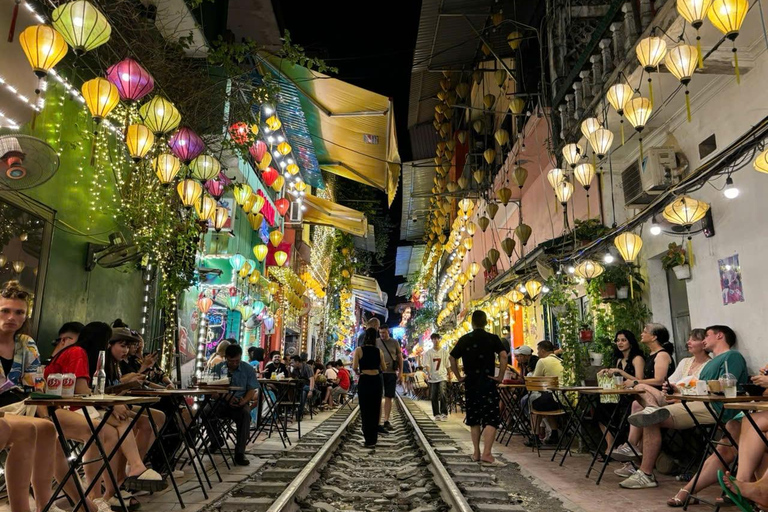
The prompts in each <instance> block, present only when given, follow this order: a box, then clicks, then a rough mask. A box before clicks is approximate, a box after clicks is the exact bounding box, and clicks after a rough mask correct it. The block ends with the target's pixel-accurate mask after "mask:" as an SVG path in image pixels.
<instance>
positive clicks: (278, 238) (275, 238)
mask: <svg viewBox="0 0 768 512" xmlns="http://www.w3.org/2000/svg"><path fill="white" fill-rule="evenodd" d="M269 241H270V243H271V244H272V247H277V246H278V245H280V242H282V241H283V232H282V231H280V230H277V229H276V230H274V231H272V232H271V233H270V234H269Z"/></svg>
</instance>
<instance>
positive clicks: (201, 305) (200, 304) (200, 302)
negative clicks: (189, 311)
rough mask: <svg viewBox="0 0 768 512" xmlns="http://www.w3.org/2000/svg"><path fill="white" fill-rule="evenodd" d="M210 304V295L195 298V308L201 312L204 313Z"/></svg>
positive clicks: (211, 302)
mask: <svg viewBox="0 0 768 512" xmlns="http://www.w3.org/2000/svg"><path fill="white" fill-rule="evenodd" d="M211 306H213V300H211V298H210V297H200V298H199V299H197V309H199V310H200V312H201V313H202V314H204V315H205V314H206V313H208V311H209V310H210V309H211Z"/></svg>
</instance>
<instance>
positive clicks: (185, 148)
mask: <svg viewBox="0 0 768 512" xmlns="http://www.w3.org/2000/svg"><path fill="white" fill-rule="evenodd" d="M168 146H169V147H170V148H171V153H173V154H174V156H176V158H178V159H179V160H181V161H182V162H184V163H185V164H189V162H191V161H192V160H194V159H195V158H196V157H198V156H199V155H200V154H201V153H202V152H203V150H204V149H205V142H203V139H201V138H200V136H199V135H198V134H196V133H195V132H193V131H192V129H191V128H187V127H186V126H182V127H181V128H179V129H178V130H176V131H175V132H174V134H173V135H171V138H170V139H168Z"/></svg>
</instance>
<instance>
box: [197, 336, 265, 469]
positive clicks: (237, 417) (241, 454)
mask: <svg viewBox="0 0 768 512" xmlns="http://www.w3.org/2000/svg"><path fill="white" fill-rule="evenodd" d="M242 355H243V349H242V347H241V346H240V345H229V346H228V347H227V349H226V351H225V352H224V356H225V358H226V360H225V361H223V362H221V363H219V364H218V365H217V366H216V367H215V368H214V372H218V373H219V374H221V375H229V377H230V385H231V386H232V387H235V388H239V389H237V390H236V391H233V392H232V393H231V395H232V396H231V398H230V399H229V402H227V403H226V404H224V405H223V406H221V407H217V408H216V415H217V416H220V417H224V418H229V419H231V420H232V421H233V422H234V423H235V431H236V438H237V442H236V443H235V464H237V465H238V466H248V465H250V464H251V462H250V461H249V460H248V459H247V458H246V456H245V447H246V445H247V444H248V437H249V435H250V433H251V432H250V426H251V405H250V404H251V402H252V401H253V399H254V397H255V396H256V391H257V390H258V388H259V382H258V380H257V379H256V371H255V370H254V369H253V366H251V365H249V364H241V362H240V358H241V357H242ZM212 409H213V407H212V405H208V406H207V414H210V412H211V410H212ZM214 436H215V437H216V441H215V442H216V443H218V445H219V446H223V445H224V443H225V441H224V439H223V438H222V437H221V434H220V433H219V432H218V431H217V432H214Z"/></svg>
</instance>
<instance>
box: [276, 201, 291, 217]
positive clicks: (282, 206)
mask: <svg viewBox="0 0 768 512" xmlns="http://www.w3.org/2000/svg"><path fill="white" fill-rule="evenodd" d="M290 206H291V202H290V201H288V200H287V199H286V198H284V197H281V198H280V199H278V200H277V201H275V208H277V211H278V212H280V215H283V216H285V212H287V211H288V208H289V207H290Z"/></svg>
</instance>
